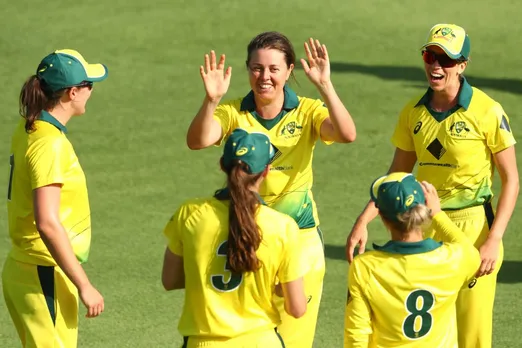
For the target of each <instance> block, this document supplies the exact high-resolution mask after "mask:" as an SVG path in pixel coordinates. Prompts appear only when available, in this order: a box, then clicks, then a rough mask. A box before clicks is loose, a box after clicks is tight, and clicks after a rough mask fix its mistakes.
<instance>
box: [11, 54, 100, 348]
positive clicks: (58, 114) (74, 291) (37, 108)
mask: <svg viewBox="0 0 522 348" xmlns="http://www.w3.org/2000/svg"><path fill="white" fill-rule="evenodd" d="M107 74H108V72H107V68H106V67H105V66H104V65H102V64H89V63H87V62H86V61H85V59H84V58H83V57H82V56H81V55H80V53H78V52H77V51H74V50H70V49H65V50H58V51H55V52H53V53H51V54H49V55H48V56H46V57H45V58H44V59H43V60H42V61H41V62H40V64H39V65H38V68H37V69H36V73H35V74H34V75H32V76H31V77H29V78H28V79H27V81H26V82H25V84H24V85H23V87H22V90H21V92H20V113H21V115H22V117H23V119H22V120H20V123H19V124H18V126H17V127H16V129H15V131H14V134H13V137H12V143H11V156H10V166H11V167H10V175H9V186H8V190H7V212H8V220H9V222H8V224H9V236H10V238H11V242H12V248H11V250H10V252H9V255H8V257H7V260H6V261H5V264H4V268H3V272H2V286H3V292H4V298H5V302H6V305H7V308H8V310H9V313H10V315H11V319H12V320H13V323H14V325H15V327H16V329H17V331H18V335H19V336H20V340H21V341H22V346H23V347H43V348H47V347H72V348H74V347H76V345H77V338H78V297H79V299H80V300H81V301H82V303H83V304H84V305H85V307H86V308H87V317H89V318H91V317H96V316H98V315H100V313H101V312H103V310H104V301H103V297H102V295H101V294H100V293H99V292H98V290H96V288H94V286H93V285H92V284H91V283H90V281H89V279H88V278H87V275H86V274H85V272H84V270H83V268H82V265H81V264H82V263H84V262H86V261H87V258H88V255H89V249H90V241H91V221H90V218H91V213H90V208H89V200H88V195H87V186H86V181H85V175H84V173H83V170H82V167H81V166H80V163H79V161H78V158H77V157H76V154H75V152H74V149H73V146H72V144H71V143H70V142H69V140H68V139H67V136H66V134H67V128H66V125H67V123H68V122H69V120H70V119H71V118H72V117H73V116H78V115H82V114H84V113H85V105H86V103H87V101H88V100H89V98H90V97H91V93H92V88H93V83H94V82H98V81H102V80H104V79H105V78H106V77H107Z"/></svg>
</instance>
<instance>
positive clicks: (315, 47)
mask: <svg viewBox="0 0 522 348" xmlns="http://www.w3.org/2000/svg"><path fill="white" fill-rule="evenodd" d="M304 48H305V53H306V57H307V58H308V62H306V60H304V59H301V64H303V69H304V71H305V73H306V76H308V79H310V81H312V83H313V84H315V85H321V84H325V83H327V82H329V81H330V58H329V57H328V51H327V50H326V46H325V45H322V44H321V43H320V42H319V40H314V39H313V38H310V40H309V43H308V42H305V43H304Z"/></svg>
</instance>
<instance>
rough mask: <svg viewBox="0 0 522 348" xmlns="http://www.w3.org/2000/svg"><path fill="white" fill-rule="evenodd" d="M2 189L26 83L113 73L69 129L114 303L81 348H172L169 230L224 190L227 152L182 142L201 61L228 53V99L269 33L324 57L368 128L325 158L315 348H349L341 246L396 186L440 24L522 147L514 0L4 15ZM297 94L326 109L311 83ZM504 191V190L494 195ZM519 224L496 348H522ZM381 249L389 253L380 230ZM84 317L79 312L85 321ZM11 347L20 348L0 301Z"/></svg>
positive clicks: (91, 2)
mask: <svg viewBox="0 0 522 348" xmlns="http://www.w3.org/2000/svg"><path fill="white" fill-rule="evenodd" d="M0 5H1V6H0V7H1V8H2V20H1V21H0V52H1V64H0V79H1V81H2V83H1V84H0V108H1V110H2V112H1V114H0V121H1V123H2V127H0V173H4V174H5V175H0V187H7V174H8V158H9V146H10V134H11V132H12V130H13V127H14V126H15V124H16V123H17V122H18V116H17V106H18V105H17V98H18V93H19V89H20V87H21V85H22V83H23V81H24V80H25V78H26V77H27V76H29V75H31V74H33V73H34V71H35V69H36V66H37V65H38V63H39V60H40V59H41V58H42V57H43V56H44V55H46V54H47V53H49V52H51V51H52V50H54V49H59V48H74V49H77V50H79V51H80V52H81V53H83V54H84V56H85V57H86V59H87V60H89V61H93V62H94V61H101V62H103V63H105V64H107V65H108V67H109V71H110V74H109V78H108V79H107V80H106V81H105V82H103V83H100V84H97V85H96V86H95V89H94V91H93V95H92V98H91V100H90V102H89V104H88V110H87V113H86V115H84V116H83V117H79V118H77V119H73V120H72V121H71V122H70V123H69V124H68V125H67V126H68V129H69V135H68V136H69V138H70V140H71V141H72V143H73V145H74V146H75V149H76V152H77V154H78V156H79V158H80V161H81V163H82V166H83V168H84V171H85V173H86V175H87V180H88V185H89V195H90V201H91V209H92V222H93V245H92V252H91V257H90V261H89V263H88V264H87V265H86V266H85V268H86V270H87V272H88V274H89V276H90V278H91V280H92V282H93V283H94V284H95V285H96V286H97V287H98V288H99V289H100V290H101V292H102V293H103V295H104V296H105V300H106V312H105V313H103V315H102V316H101V317H99V318H97V319H93V320H92V319H90V320H87V319H85V318H82V319H81V323H80V339H79V340H80V347H96V348H100V347H115V348H116V347H118V348H119V347H132V348H138V347H167V346H170V347H176V346H178V344H179V343H180V342H181V339H180V337H179V335H178V333H177V320H178V317H179V313H180V310H181V303H182V300H183V292H173V293H166V292H165V291H163V290H162V287H161V284H160V277H159V276H160V267H161V261H162V253H163V249H164V240H163V237H162V235H161V232H162V229H163V227H164V224H165V223H166V222H167V220H168V218H169V217H170V215H171V214H172V213H173V212H174V210H175V209H176V207H177V206H178V204H179V203H181V201H183V200H185V199H187V198H190V197H193V196H206V195H209V194H212V193H213V192H214V190H215V189H217V188H219V187H220V186H221V185H222V184H223V182H224V178H223V176H222V174H221V173H220V171H219V170H218V169H219V168H218V156H219V152H220V150H221V149H218V148H213V149H208V150H204V151H197V152H194V151H190V150H189V149H188V148H187V147H186V145H185V132H186V129H187V127H188V125H189V123H190V121H191V119H192V117H193V115H194V114H195V112H196V111H197V109H198V107H199V105H200V102H201V100H202V98H203V95H204V90H203V86H202V83H201V80H200V77H199V65H200V64H201V62H202V57H203V55H204V54H205V53H206V52H208V51H210V50H211V49H214V50H216V52H217V53H218V54H219V53H222V52H223V53H226V54H227V58H228V59H227V63H228V64H230V65H231V66H232V67H233V73H232V75H233V76H232V84H231V87H230V90H229V92H228V94H227V97H230V98H232V97H234V98H235V97H238V96H242V95H245V94H246V93H247V92H248V90H249V87H248V79H247V75H246V71H245V68H244V61H245V58H246V45H247V44H248V42H249V40H250V39H251V38H252V37H253V36H255V35H256V34H258V33H259V32H261V31H265V30H278V31H282V32H283V33H285V34H286V35H288V36H289V37H290V39H291V40H292V42H293V43H294V45H295V48H296V52H297V55H298V57H299V58H300V57H304V49H303V46H302V43H303V42H304V40H306V39H307V38H308V37H310V36H313V37H316V38H319V39H320V40H321V41H322V42H323V43H325V44H326V45H327V47H328V50H329V54H330V58H331V61H332V71H333V77H332V79H333V82H334V84H335V86H336V88H337V91H338V93H339V95H340V96H341V98H342V99H343V101H344V102H345V104H346V106H347V107H348V109H349V110H350V111H351V113H352V115H353V117H354V119H355V122H356V124H357V130H358V138H357V141H356V142H355V143H353V144H349V145H340V144H335V145H332V146H329V147H327V146H323V145H321V144H319V145H318V146H317V148H316V152H315V158H314V172H315V184H314V185H315V186H314V187H315V189H314V193H315V196H316V199H317V202H318V205H319V213H320V217H321V225H322V229H323V231H324V233H325V243H326V257H327V273H326V279H325V285H324V295H323V300H322V304H321V312H320V316H319V322H318V327H317V333H316V341H315V343H316V344H315V347H318V348H333V347H340V346H341V343H342V326H343V314H344V303H345V299H346V272H347V265H348V264H347V262H346V261H345V258H344V243H345V239H346V236H347V234H348V232H349V231H350V229H351V226H352V224H353V222H354V220H355V218H356V217H357V215H358V214H359V212H360V210H361V209H362V207H363V205H364V203H365V202H366V200H367V198H368V186H369V184H370V183H371V181H372V179H373V178H374V177H376V176H378V175H381V174H382V173H384V172H385V171H386V170H387V168H388V164H389V163H390V160H391V156H392V152H393V148H392V145H391V143H390V140H389V139H390V136H391V133H392V129H393V127H394V125H395V122H396V119H397V116H398V113H399V111H400V109H401V108H402V106H403V105H404V104H405V103H406V101H407V100H408V99H409V98H411V97H412V96H413V95H414V94H416V93H420V92H422V90H423V89H425V88H426V82H425V78H424V74H423V71H422V70H421V68H422V61H421V57H420V53H419V50H418V49H419V47H420V46H421V44H422V43H423V40H424V39H425V35H426V33H427V31H428V29H429V28H430V27H431V26H432V25H433V24H435V23H438V22H455V23H458V24H460V25H462V26H464V27H465V28H466V29H467V30H468V33H469V34H470V36H471V42H472V62H471V63H470V65H469V67H468V70H467V76H468V78H469V81H470V82H471V83H472V84H474V85H475V86H476V87H479V88H481V89H483V90H484V91H485V92H486V93H488V94H489V95H490V96H492V97H493V98H495V99H497V100H498V101H500V102H501V103H502V105H503V106H504V109H505V110H506V112H507V113H508V115H509V116H510V118H511V126H512V128H513V129H514V132H515V133H516V134H517V133H519V132H520V130H521V129H522V119H521V118H520V115H519V109H518V107H517V106H518V104H517V102H519V101H520V98H521V97H522V77H521V75H520V57H519V56H518V53H517V52H518V50H519V49H520V37H521V36H522V27H521V26H520V25H519V15H517V13H520V12H521V9H522V8H521V5H520V4H519V3H518V2H517V1H514V0H506V1H502V2H495V3H493V2H491V1H487V0H474V1H471V0H468V1H462V0H461V1H455V2H451V3H444V2H433V1H423V0H421V1H418V0H417V1H414V0H400V1H385V0H365V1H362V0H355V1H341V0H323V1H319V2H308V1H303V0H287V1H284V2H279V1H273V0H269V1H265V2H259V1H252V0H247V1H241V2H240V1H235V0H222V1H219V2H218V1H214V0H210V1H209V0H191V1H185V0H174V1H172V0H151V1H148V2H146V1H136V0H111V1H109V2H104V1H96V0H84V1H80V2H69V1H67V2H66V1H60V0H58V1H55V2H49V1H42V0H18V1H7V0H0ZM296 75H297V80H298V84H293V85H292V87H293V88H294V89H295V90H296V91H297V92H298V93H299V94H301V95H306V96H310V97H318V93H317V92H316V91H315V89H314V87H313V86H312V85H311V84H310V83H309V82H308V81H307V79H306V77H305V75H304V73H303V71H302V70H300V69H298V70H297V72H296ZM517 152H518V155H519V158H520V155H521V153H520V151H517ZM498 187H499V186H498V178H497V180H496V188H497V192H498ZM6 220H7V218H6V208H5V205H1V206H0V231H2V233H1V234H0V265H2V264H3V261H4V260H5V256H6V254H7V252H8V249H9V243H10V242H9V239H8V237H7V222H6ZM520 226H522V216H521V214H520V207H518V208H517V209H516V211H515V214H514V217H513V219H512V221H511V223H510V226H509V229H508V231H507V232H506V236H505V239H504V243H505V261H504V265H503V268H502V269H501V271H500V274H499V284H498V287H497V296H496V307H495V321H494V347H499V348H503V347H506V348H508V347H509V348H511V347H522V343H521V342H522V332H521V331H520V330H519V329H520V322H522V310H521V309H522V299H521V297H520V293H521V292H522V253H521V248H522V239H521V238H520V237H519V236H520V234H521V233H522V228H521V227H520ZM370 234H371V241H372V242H383V241H385V234H384V230H383V228H382V227H381V224H380V223H378V222H374V223H372V224H371V225H370ZM83 313H84V311H83V309H82V314H83ZM0 347H6V348H11V347H19V343H18V341H17V336H16V333H15V329H14V327H13V326H12V324H11V321H10V319H9V317H8V314H7V311H6V308H5V304H4V302H3V300H2V301H0Z"/></svg>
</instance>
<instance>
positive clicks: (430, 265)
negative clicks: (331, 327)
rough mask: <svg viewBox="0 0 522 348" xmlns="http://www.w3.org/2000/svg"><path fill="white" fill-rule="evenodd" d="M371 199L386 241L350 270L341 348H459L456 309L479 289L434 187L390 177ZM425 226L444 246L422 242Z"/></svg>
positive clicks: (469, 248)
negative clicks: (461, 297)
mask: <svg viewBox="0 0 522 348" xmlns="http://www.w3.org/2000/svg"><path fill="white" fill-rule="evenodd" d="M370 193H371V200H372V201H373V202H374V204H375V205H376V207H377V208H378V210H379V215H380V217H381V219H382V221H383V223H384V225H385V226H386V229H387V230H388V231H389V232H390V234H391V240H390V241H389V242H387V243H386V244H385V245H383V246H378V245H374V248H375V250H373V251H369V252H367V253H364V254H362V255H359V256H356V257H355V258H354V260H353V262H352V264H351V265H350V270H349V275H348V298H347V305H346V312H345V333H344V347H345V348H359V347H364V348H370V347H372V348H378V347H405V348H407V347H431V348H456V347H458V344H457V330H456V326H457V325H456V324H457V315H456V314H457V313H456V311H455V302H456V301H457V296H458V294H459V291H460V290H461V289H462V288H469V289H470V291H474V289H473V287H474V286H475V285H477V284H478V283H480V281H481V280H478V282H477V280H476V279H475V274H476V272H477V270H478V268H479V266H480V255H479V252H478V250H477V249H476V248H475V247H474V246H473V244H472V243H471V241H469V239H468V238H467V237H466V236H465V235H464V234H463V233H462V231H461V230H460V229H459V228H458V227H457V226H456V225H455V224H454V223H453V222H452V221H451V220H450V219H449V218H448V216H447V215H446V214H445V213H444V212H443V211H441V208H440V201H439V197H438V196H437V190H436V189H435V188H434V187H433V185H431V184H429V183H427V182H423V183H422V185H421V184H420V183H419V182H418V181H417V180H415V178H414V177H413V175H412V174H409V173H400V172H396V173H392V174H389V175H387V176H384V177H381V178H379V179H377V180H375V181H374V183H373V184H372V187H371V189H370ZM430 223H433V228H434V229H435V230H436V231H437V232H438V233H440V235H443V236H445V239H446V240H447V242H445V243H442V242H436V241H434V240H433V239H431V238H426V239H424V236H423V229H425V228H426V227H427V226H429V224H430Z"/></svg>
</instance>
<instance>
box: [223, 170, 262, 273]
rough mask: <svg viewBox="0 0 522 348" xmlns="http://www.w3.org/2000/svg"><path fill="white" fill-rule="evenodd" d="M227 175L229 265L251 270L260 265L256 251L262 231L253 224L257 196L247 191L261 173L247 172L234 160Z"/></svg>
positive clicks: (244, 270) (257, 203)
mask: <svg viewBox="0 0 522 348" xmlns="http://www.w3.org/2000/svg"><path fill="white" fill-rule="evenodd" d="M225 172H226V174H227V187H228V190H229V197H228V198H229V199H230V208H229V214H228V224H229V227H228V250H227V260H228V266H229V268H230V270H231V271H232V272H233V273H243V272H253V271H256V270H258V269H259V268H260V267H261V265H260V263H259V260H258V258H257V254H256V251H257V249H258V248H259V245H260V244H261V239H262V236H261V232H260V231H259V226H258V225H257V223H256V214H257V209H259V204H260V202H259V198H258V196H257V194H256V193H255V192H253V191H251V190H250V187H252V185H254V184H255V183H256V181H257V180H259V178H260V177H261V175H262V173H259V174H249V173H248V165H247V164H246V163H244V162H241V161H239V160H234V161H233V162H232V165H231V166H230V167H229V169H225Z"/></svg>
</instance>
